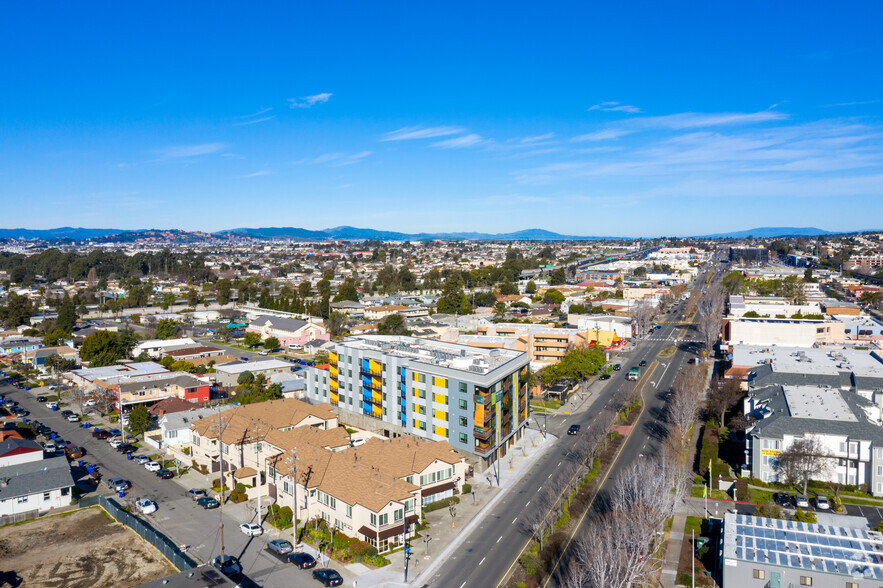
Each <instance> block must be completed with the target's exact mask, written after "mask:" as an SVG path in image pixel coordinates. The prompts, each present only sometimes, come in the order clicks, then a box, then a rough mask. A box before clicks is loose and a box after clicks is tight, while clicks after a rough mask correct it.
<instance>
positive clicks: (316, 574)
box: [313, 568, 343, 586]
mask: <svg viewBox="0 0 883 588" xmlns="http://www.w3.org/2000/svg"><path fill="white" fill-rule="evenodd" d="M313 578H315V579H316V580H319V581H320V582H322V584H323V585H325V586H342V585H343V578H341V577H340V574H338V573H337V572H336V571H334V570H332V569H330V568H324V569H321V570H313Z"/></svg>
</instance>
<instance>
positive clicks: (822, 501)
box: [816, 496, 831, 510]
mask: <svg viewBox="0 0 883 588" xmlns="http://www.w3.org/2000/svg"><path fill="white" fill-rule="evenodd" d="M816 508H817V509H818V510H831V503H830V502H828V497H827V496H816Z"/></svg>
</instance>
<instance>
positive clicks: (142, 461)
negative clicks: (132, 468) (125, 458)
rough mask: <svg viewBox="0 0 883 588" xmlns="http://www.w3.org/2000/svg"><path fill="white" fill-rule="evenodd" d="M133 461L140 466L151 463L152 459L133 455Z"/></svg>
mask: <svg viewBox="0 0 883 588" xmlns="http://www.w3.org/2000/svg"><path fill="white" fill-rule="evenodd" d="M132 461H134V462H135V463H137V464H138V465H144V464H146V463H147V462H149V461H150V458H149V457H147V456H146V455H133V456H132Z"/></svg>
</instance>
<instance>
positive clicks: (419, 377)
mask: <svg viewBox="0 0 883 588" xmlns="http://www.w3.org/2000/svg"><path fill="white" fill-rule="evenodd" d="M413 373H414V381H415V382H425V381H426V374H421V373H419V372H413Z"/></svg>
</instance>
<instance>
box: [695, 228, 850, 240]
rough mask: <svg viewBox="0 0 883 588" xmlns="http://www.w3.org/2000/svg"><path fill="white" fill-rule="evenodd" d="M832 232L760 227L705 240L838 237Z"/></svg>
mask: <svg viewBox="0 0 883 588" xmlns="http://www.w3.org/2000/svg"><path fill="white" fill-rule="evenodd" d="M836 234H837V233H833V232H831V231H825V230H823V229H817V228H815V227H758V228H756V229H748V230H747V231H735V232H732V233H716V234H714V235H705V236H704V237H703V238H705V239H745V238H746V237H756V238H759V239H773V238H775V237H818V236H820V235H836Z"/></svg>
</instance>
